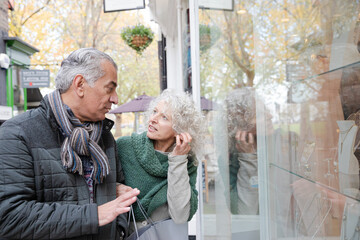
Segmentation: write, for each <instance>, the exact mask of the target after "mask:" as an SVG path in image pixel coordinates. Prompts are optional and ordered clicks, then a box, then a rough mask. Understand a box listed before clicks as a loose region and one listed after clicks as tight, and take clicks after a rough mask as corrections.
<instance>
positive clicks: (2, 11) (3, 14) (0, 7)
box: [0, 0, 9, 33]
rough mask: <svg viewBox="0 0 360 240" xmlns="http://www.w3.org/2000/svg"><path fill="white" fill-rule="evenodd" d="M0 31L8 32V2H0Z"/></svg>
mask: <svg viewBox="0 0 360 240" xmlns="http://www.w3.org/2000/svg"><path fill="white" fill-rule="evenodd" d="M0 30H1V31H2V32H6V33H7V32H8V30H9V22H8V0H0Z"/></svg>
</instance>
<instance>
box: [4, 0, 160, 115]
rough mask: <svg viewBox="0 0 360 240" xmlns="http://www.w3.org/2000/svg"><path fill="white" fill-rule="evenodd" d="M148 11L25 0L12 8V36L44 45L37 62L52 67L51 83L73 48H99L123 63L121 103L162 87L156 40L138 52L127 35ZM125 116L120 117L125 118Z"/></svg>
mask: <svg viewBox="0 0 360 240" xmlns="http://www.w3.org/2000/svg"><path fill="white" fill-rule="evenodd" d="M144 11H146V10H133V11H122V12H110V13H104V11H103V1H102V0H90V1H87V0H81V1H70V2H69V1H61V0H60V1H49V0H47V1H45V0H42V1H30V0H19V1H17V2H16V9H15V11H13V12H12V15H11V18H10V23H11V24H12V25H11V26H12V30H11V32H10V35H12V36H19V37H20V38H22V39H23V40H25V41H26V42H28V43H30V44H31V45H33V46H35V47H36V48H38V49H39V50H40V52H39V53H36V54H34V56H33V57H32V61H31V65H32V66H31V67H32V68H37V69H45V68H46V69H49V70H50V71H51V79H52V81H51V88H52V89H53V88H54V77H55V75H56V72H57V71H58V68H59V65H60V63H61V61H62V60H63V59H64V58H65V57H66V56H67V55H68V54H69V53H70V52H72V51H74V50H75V49H78V48H83V47H95V48H97V49H99V50H101V51H104V52H106V53H108V54H109V55H110V56H111V57H112V58H113V59H114V60H115V62H116V63H117V64H118V85H119V88H118V89H117V91H118V95H119V105H121V104H123V103H126V102H127V101H129V100H130V99H132V98H135V97H137V96H139V95H141V94H142V93H144V92H146V94H147V95H150V96H151V95H152V96H156V95H157V94H158V93H159V91H160V89H159V77H158V73H159V70H158V60H157V44H156V39H155V40H154V42H153V43H152V44H151V45H150V46H149V47H148V48H147V49H146V50H145V51H144V53H143V54H142V56H138V55H137V54H136V53H135V51H133V50H132V49H131V48H129V47H128V46H127V45H126V44H125V43H124V42H123V40H122V39H121V36H120V32H121V30H122V28H124V27H125V26H129V25H135V24H137V23H144V24H145V25H147V24H146V23H145V19H144V17H143V13H144ZM119 120H120V119H119Z"/></svg>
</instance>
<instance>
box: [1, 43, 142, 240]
mask: <svg viewBox="0 0 360 240" xmlns="http://www.w3.org/2000/svg"><path fill="white" fill-rule="evenodd" d="M55 81H56V90H55V91H54V92H52V93H50V94H48V95H46V96H45V97H44V99H43V101H42V102H41V104H40V107H38V108H36V109H34V110H30V111H27V112H26V113H23V114H21V115H19V116H16V117H14V118H12V119H10V120H8V121H6V122H5V123H4V124H3V125H2V126H1V127H0V239H101V240H106V239H120V238H121V236H124V235H125V234H126V231H127V224H126V217H125V215H124V213H126V212H128V211H129V209H130V208H129V206H130V205H131V204H132V203H133V202H134V201H136V196H137V195H138V194H139V190H137V189H132V188H129V187H126V186H123V191H122V192H123V194H122V195H121V196H119V197H117V198H116V183H117V182H119V183H121V182H122V181H123V174H122V169H121V166H120V165H119V162H118V161H116V154H115V141H114V138H113V136H112V134H111V132H110V129H111V127H112V126H113V122H112V121H110V120H108V119H106V118H105V114H106V113H107V112H108V111H109V110H110V108H111V105H112V104H117V102H118V98H117V95H116V86H117V66H116V64H115V62H114V61H113V59H112V58H111V57H110V56H108V55H107V54H105V53H103V52H101V51H99V50H96V49H94V48H83V49H79V50H76V51H74V52H73V53H71V54H70V55H69V56H68V57H67V58H66V59H65V60H64V61H63V62H62V64H61V68H60V70H59V72H58V75H57V77H56V80H55Z"/></svg>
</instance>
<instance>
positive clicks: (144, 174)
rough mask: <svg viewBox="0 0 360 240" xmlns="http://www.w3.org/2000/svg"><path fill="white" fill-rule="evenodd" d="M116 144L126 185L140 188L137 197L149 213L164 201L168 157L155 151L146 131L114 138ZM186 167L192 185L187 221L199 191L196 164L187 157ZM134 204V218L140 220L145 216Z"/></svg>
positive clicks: (196, 203) (165, 200) (166, 185)
mask: <svg viewBox="0 0 360 240" xmlns="http://www.w3.org/2000/svg"><path fill="white" fill-rule="evenodd" d="M116 145H117V152H118V157H119V160H120V161H121V164H122V168H123V171H124V175H125V185H127V186H130V187H132V188H138V189H139V190H140V194H139V196H138V198H139V200H140V202H141V205H142V206H143V207H144V208H145V210H146V211H147V213H148V215H149V216H150V215H151V213H152V212H153V211H154V210H156V209H157V208H158V207H160V206H161V205H163V204H165V203H166V202H167V187H168V181H167V171H168V167H169V163H168V156H166V155H164V154H161V153H159V152H157V151H155V150H154V146H153V141H152V140H151V139H149V138H148V137H147V136H146V132H144V133H142V134H137V133H133V134H132V135H131V136H125V137H121V138H119V139H117V141H116ZM187 168H188V174H189V182H190V186H191V198H190V215H189V219H188V221H190V220H191V218H192V216H193V215H194V214H195V212H196V210H197V205H198V199H197V195H198V192H197V190H196V188H195V183H196V174H197V172H196V170H197V167H196V166H195V165H194V164H193V161H192V160H191V159H190V158H189V161H188V164H187ZM133 207H134V212H135V218H136V221H143V220H144V217H143V215H142V214H141V212H140V210H139V209H138V207H137V204H134V205H133Z"/></svg>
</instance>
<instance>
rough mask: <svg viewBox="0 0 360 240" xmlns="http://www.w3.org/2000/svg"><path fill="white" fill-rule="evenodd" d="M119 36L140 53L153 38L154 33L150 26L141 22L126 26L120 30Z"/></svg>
mask: <svg viewBox="0 0 360 240" xmlns="http://www.w3.org/2000/svg"><path fill="white" fill-rule="evenodd" d="M121 38H122V39H123V40H124V41H125V43H126V44H127V45H128V46H129V47H131V48H132V49H134V50H135V51H136V53H137V54H139V55H141V54H142V52H143V51H144V50H145V48H147V47H148V46H149V45H150V44H151V42H152V40H153V39H154V33H153V32H152V31H151V29H150V28H148V27H145V26H144V25H142V24H138V25H136V26H133V27H126V28H124V29H123V31H122V32H121Z"/></svg>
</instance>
